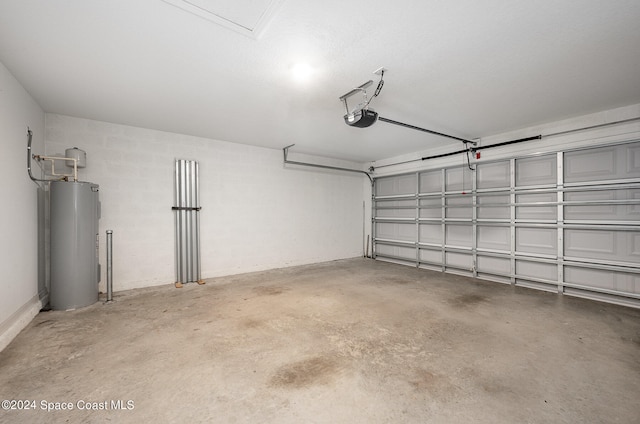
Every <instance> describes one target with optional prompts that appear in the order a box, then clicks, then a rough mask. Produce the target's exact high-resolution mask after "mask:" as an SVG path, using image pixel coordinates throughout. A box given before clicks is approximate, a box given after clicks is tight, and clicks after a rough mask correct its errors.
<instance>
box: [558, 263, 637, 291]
mask: <svg viewBox="0 0 640 424" xmlns="http://www.w3.org/2000/svg"><path fill="white" fill-rule="evenodd" d="M564 280H565V282H567V283H570V284H578V285H581V286H586V287H594V288H600V289H607V290H615V291H619V292H625V293H633V294H640V275H638V274H633V273H625V272H620V271H610V270H601V269H589V268H582V267H573V266H566V267H565V270H564Z"/></svg>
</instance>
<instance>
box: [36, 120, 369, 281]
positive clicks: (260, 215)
mask: <svg viewBox="0 0 640 424" xmlns="http://www.w3.org/2000/svg"><path fill="white" fill-rule="evenodd" d="M45 143H46V150H47V154H51V155H56V154H60V152H64V150H65V149H66V148H68V147H70V146H76V147H78V148H80V149H82V150H84V151H86V152H87V166H86V168H83V169H80V170H79V173H80V177H79V178H80V180H83V181H92V182H95V183H96V184H99V185H100V199H101V204H102V215H101V219H100V231H99V234H100V237H101V246H104V234H105V230H106V229H110V230H113V232H114V233H113V234H114V236H113V289H114V291H115V292H117V291H119V290H125V289H131V288H136V287H145V286H153V285H159V284H169V283H173V282H174V280H175V276H174V274H175V272H174V232H175V231H174V216H173V214H174V212H173V211H172V210H171V207H172V206H173V203H174V199H173V190H174V182H173V177H174V160H175V159H191V160H197V161H198V162H199V166H200V205H201V207H202V210H201V212H200V214H201V218H200V219H201V229H200V232H201V257H202V259H201V260H202V277H203V278H210V277H216V276H223V275H231V274H238V273H244V272H252V271H260V270H266V269H272V268H279V267H285V266H293V265H302V264H308V263H314V262H322V261H329V260H334V259H341V258H349V257H356V256H361V255H362V254H363V252H362V199H363V198H364V197H365V194H364V193H363V179H364V180H366V177H363V176H362V175H359V174H351V173H346V172H334V171H323V170H317V169H313V170H310V169H307V168H303V167H297V166H289V165H287V166H284V165H283V163H282V162H283V160H282V151H281V150H279V149H278V150H275V149H267V148H262V147H254V146H247V145H241V144H236V143H228V142H223V141H217V140H211V139H204V138H198V137H192V136H186V135H180V134H172V133H166V132H161V131H155V130H148V129H142V128H136V127H130V126H125V125H116V124H110V123H106V122H98V121H92V120H87V119H80V118H74V117H68V116H62V115H55V114H47V115H46V142H45ZM292 155H293V156H295V158H296V159H298V160H308V161H310V162H321V161H324V162H325V163H327V164H328V165H336V166H343V167H347V168H358V167H361V166H362V164H358V163H351V162H346V161H337V160H328V159H324V158H309V157H305V156H304V155H298V154H295V153H292ZM367 182H368V180H367ZM369 195H370V193H367V196H369ZM100 256H101V259H100V263H101V264H103V266H102V272H103V275H102V278H101V283H100V284H101V288H102V290H103V291H104V284H105V281H106V279H105V275H104V272H105V266H104V264H105V252H104V249H103V248H102V249H101V251H100Z"/></svg>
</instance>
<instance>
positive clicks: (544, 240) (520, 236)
mask: <svg viewBox="0 0 640 424" xmlns="http://www.w3.org/2000/svg"><path fill="white" fill-rule="evenodd" d="M557 234H558V233H557V230H556V229H554V228H526V227H525V228H516V252H519V253H539V254H543V255H557V253H558V236H557Z"/></svg>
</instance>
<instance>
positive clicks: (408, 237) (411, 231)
mask: <svg viewBox="0 0 640 424" xmlns="http://www.w3.org/2000/svg"><path fill="white" fill-rule="evenodd" d="M376 236H377V238H382V239H386V240H397V241H415V237H416V236H415V225H414V224H399V223H394V222H378V223H376Z"/></svg>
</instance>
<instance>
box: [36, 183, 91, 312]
mask: <svg viewBox="0 0 640 424" xmlns="http://www.w3.org/2000/svg"><path fill="white" fill-rule="evenodd" d="M50 196H51V198H50V205H51V206H50V207H51V212H50V224H51V293H50V296H49V301H50V305H51V308H52V309H55V310H67V309H75V308H81V307H83V306H88V305H91V304H93V303H95V302H97V301H98V282H99V281H100V266H99V264H98V246H99V240H98V220H99V218H100V217H99V200H98V185H97V184H93V183H88V182H67V181H54V182H52V183H51V191H50Z"/></svg>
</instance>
